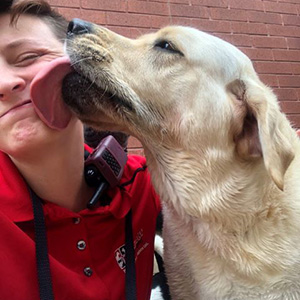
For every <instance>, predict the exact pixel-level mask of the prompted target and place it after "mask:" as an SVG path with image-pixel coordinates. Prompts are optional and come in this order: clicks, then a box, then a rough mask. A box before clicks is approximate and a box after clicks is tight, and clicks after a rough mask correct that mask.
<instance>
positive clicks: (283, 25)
mask: <svg viewBox="0 0 300 300" xmlns="http://www.w3.org/2000/svg"><path fill="white" fill-rule="evenodd" d="M49 2H50V4H51V5H52V6H54V7H56V8H57V9H58V10H59V11H60V12H61V13H62V14H63V15H65V16H66V17H67V18H69V19H71V18H73V17H78V18H82V19H86V20H89V21H91V22H94V23H97V24H101V25H105V26H107V27H108V28H110V29H112V30H114V31H116V32H118V33H120V34H123V35H125V36H128V37H132V38H134V37H137V36H139V35H141V34H143V33H147V32H149V31H153V30H156V29H158V28H160V27H162V26H165V25H168V24H180V25H188V26H193V27H196V28H198V29H200V30H203V31H206V32H209V33H211V34H214V35H216V36H219V37H221V38H223V39H225V40H226V41H228V42H230V43H232V44H234V45H235V46H237V47H238V48H239V49H241V50H242V51H243V52H244V53H246V54H247V55H248V56H249V57H250V58H251V59H252V60H253V62H254V66H255V69H256V70H257V72H258V73H259V75H260V78H261V79H262V81H263V82H265V83H266V84H267V85H269V86H271V87H272V88H273V90H274V92H275V93H276V94H277V96H278V98H279V100H280V103H281V107H282V110H283V111H284V112H285V113H287V115H288V117H289V119H290V120H291V121H292V123H293V124H294V125H295V126H296V127H298V128H300V0H268V1H264V0H49ZM129 146H130V151H131V152H132V153H138V154H142V149H141V145H140V143H139V142H138V141H137V140H136V139H133V138H131V139H130V144H129Z"/></svg>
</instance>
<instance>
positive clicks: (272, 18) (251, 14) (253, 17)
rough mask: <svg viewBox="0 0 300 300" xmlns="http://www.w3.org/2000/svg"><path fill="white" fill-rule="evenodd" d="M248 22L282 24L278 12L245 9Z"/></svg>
mask: <svg viewBox="0 0 300 300" xmlns="http://www.w3.org/2000/svg"><path fill="white" fill-rule="evenodd" d="M247 15H248V20H249V22H257V23H264V24H282V20H281V16H280V14H273V13H266V12H259V11H249V10H248V11H247Z"/></svg>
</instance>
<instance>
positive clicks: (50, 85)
mask: <svg viewBox="0 0 300 300" xmlns="http://www.w3.org/2000/svg"><path fill="white" fill-rule="evenodd" d="M70 72H72V68H71V65H70V60H69V59H68V58H67V57H60V58H57V59H54V60H53V61H51V62H50V63H49V64H48V65H47V66H46V67H45V68H43V69H42V70H41V71H40V72H39V73H38V74H37V75H36V76H35V77H34V79H33V81H32V83H31V87H30V94H31V100H32V102H33V105H34V108H35V111H36V112H37V114H38V116H39V117H40V118H41V120H42V121H43V122H44V123H46V125H48V126H49V127H50V128H52V129H56V130H62V129H64V128H66V127H67V126H68V124H69V122H70V120H71V117H72V112H71V111H70V109H69V108H68V107H67V106H66V104H65V103H64V102H63V100H62V92H61V88H62V81H63V79H64V77H65V76H66V75H67V74H68V73H70Z"/></svg>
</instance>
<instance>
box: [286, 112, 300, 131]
mask: <svg viewBox="0 0 300 300" xmlns="http://www.w3.org/2000/svg"><path fill="white" fill-rule="evenodd" d="M287 118H288V119H289V120H290V122H291V123H292V124H293V126H294V127H295V128H299V127H300V114H299V115H287Z"/></svg>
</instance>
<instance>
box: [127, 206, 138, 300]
mask: <svg viewBox="0 0 300 300" xmlns="http://www.w3.org/2000/svg"><path fill="white" fill-rule="evenodd" d="M125 223H126V224H125V255H126V256H125V257H126V279H125V280H126V300H136V299H137V298H136V274H135V255H134V246H133V234H132V211H131V210H130V211H129V213H128V214H127V216H126V221H125Z"/></svg>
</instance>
